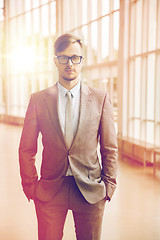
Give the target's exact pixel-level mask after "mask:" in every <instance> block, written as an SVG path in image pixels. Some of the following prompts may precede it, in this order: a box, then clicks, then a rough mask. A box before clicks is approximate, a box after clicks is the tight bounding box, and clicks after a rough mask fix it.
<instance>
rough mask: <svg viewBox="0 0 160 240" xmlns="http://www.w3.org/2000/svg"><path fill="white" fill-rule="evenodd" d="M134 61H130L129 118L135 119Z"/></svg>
mask: <svg viewBox="0 0 160 240" xmlns="http://www.w3.org/2000/svg"><path fill="white" fill-rule="evenodd" d="M134 68H135V63H134V61H130V65H129V118H131V117H134V114H133V101H134Z"/></svg>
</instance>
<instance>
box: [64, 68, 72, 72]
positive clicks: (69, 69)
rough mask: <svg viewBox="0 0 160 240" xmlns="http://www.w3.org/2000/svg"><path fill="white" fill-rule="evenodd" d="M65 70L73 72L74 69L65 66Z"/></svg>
mask: <svg viewBox="0 0 160 240" xmlns="http://www.w3.org/2000/svg"><path fill="white" fill-rule="evenodd" d="M65 71H66V72H67V73H73V72H74V69H72V68H66V69H65Z"/></svg>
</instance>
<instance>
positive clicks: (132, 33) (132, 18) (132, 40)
mask: <svg viewBox="0 0 160 240" xmlns="http://www.w3.org/2000/svg"><path fill="white" fill-rule="evenodd" d="M131 6H132V7H131V16H130V21H131V23H130V56H133V55H134V54H135V49H134V45H135V4H132V5H131Z"/></svg>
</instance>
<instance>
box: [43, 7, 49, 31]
mask: <svg viewBox="0 0 160 240" xmlns="http://www.w3.org/2000/svg"><path fill="white" fill-rule="evenodd" d="M41 9H42V21H41V26H42V29H41V33H42V35H43V36H47V35H48V32H49V31H48V30H49V26H48V17H49V16H48V5H44V6H43V7H42V8H41Z"/></svg>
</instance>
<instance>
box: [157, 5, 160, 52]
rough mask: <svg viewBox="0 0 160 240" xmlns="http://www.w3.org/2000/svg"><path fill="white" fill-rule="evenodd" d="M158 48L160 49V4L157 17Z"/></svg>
mask: <svg viewBox="0 0 160 240" xmlns="http://www.w3.org/2000/svg"><path fill="white" fill-rule="evenodd" d="M157 18H158V21H157V35H158V36H157V48H160V4H158V15H157Z"/></svg>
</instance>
